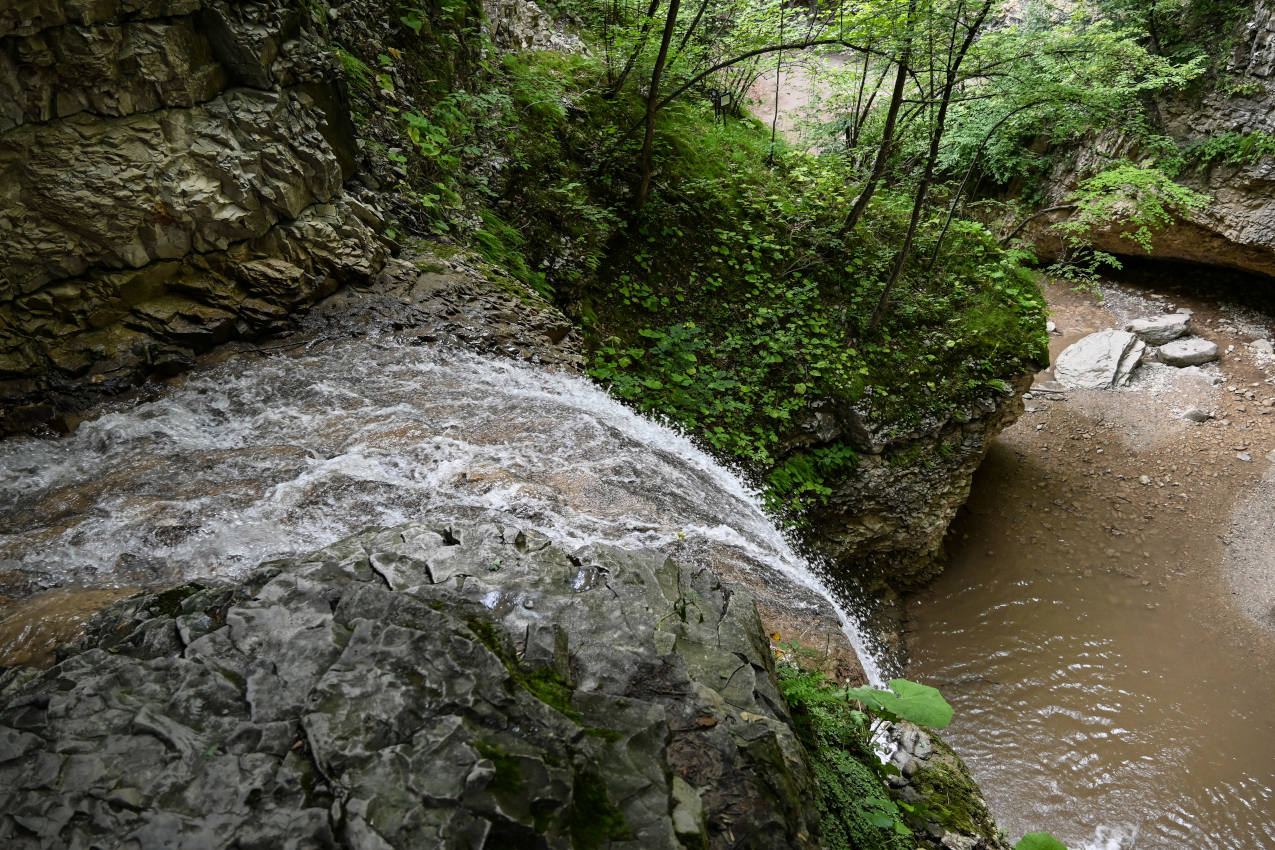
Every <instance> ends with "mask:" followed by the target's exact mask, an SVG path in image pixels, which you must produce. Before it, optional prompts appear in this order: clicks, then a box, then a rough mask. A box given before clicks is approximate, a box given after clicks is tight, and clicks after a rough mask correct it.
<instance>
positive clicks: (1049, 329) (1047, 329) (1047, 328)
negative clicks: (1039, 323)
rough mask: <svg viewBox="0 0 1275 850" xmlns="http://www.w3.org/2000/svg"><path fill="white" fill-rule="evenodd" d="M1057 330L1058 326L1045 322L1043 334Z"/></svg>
mask: <svg viewBox="0 0 1275 850" xmlns="http://www.w3.org/2000/svg"><path fill="white" fill-rule="evenodd" d="M1056 330H1058V325H1056V324H1054V323H1053V322H1045V333H1053V332H1054V331H1056Z"/></svg>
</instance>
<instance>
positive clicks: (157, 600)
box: [148, 584, 204, 617]
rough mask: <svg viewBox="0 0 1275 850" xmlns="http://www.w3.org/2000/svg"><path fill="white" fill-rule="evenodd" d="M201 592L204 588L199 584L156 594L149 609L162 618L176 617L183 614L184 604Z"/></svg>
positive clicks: (185, 585)
mask: <svg viewBox="0 0 1275 850" xmlns="http://www.w3.org/2000/svg"><path fill="white" fill-rule="evenodd" d="M201 590H204V588H203V587H201V586H200V585H198V584H183V585H181V586H180V587H174V588H172V589H170V590H165V591H164V592H163V593H157V594H155V596H154V598H153V599H152V601H151V603H150V605H149V606H148V607H149V608H150V610H151V611H154V612H155V614H156V615H158V616H160V617H176V616H177V615H178V614H179V613H180V612H181V609H182V603H183V602H185V601H186V600H187V599H189V598H190V597H192V596H194V595H195V594H196V593H199V592H200V591H201Z"/></svg>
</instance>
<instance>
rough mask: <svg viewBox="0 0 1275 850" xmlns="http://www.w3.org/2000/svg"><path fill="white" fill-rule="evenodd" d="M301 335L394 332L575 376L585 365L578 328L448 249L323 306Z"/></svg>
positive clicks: (396, 263)
mask: <svg viewBox="0 0 1275 850" xmlns="http://www.w3.org/2000/svg"><path fill="white" fill-rule="evenodd" d="M444 254H445V255H446V256H444ZM301 327H302V329H303V332H304V333H305V334H307V335H312V336H313V335H326V334H336V335H342V336H344V335H346V334H349V333H378V332H389V333H394V334H396V335H398V336H399V337H400V338H403V339H412V340H416V341H419V342H423V343H434V342H446V343H449V344H454V345H459V346H461V347H464V348H467V349H470V350H472V351H480V352H483V353H485V354H496V355H499V356H502V357H509V358H511V359H514V360H525V361H527V362H530V363H539V364H543V365H546V366H554V367H562V368H565V369H570V370H573V371H583V369H584V363H585V360H584V355H583V354H582V353H581V352H582V350H583V341H582V339H581V337H580V330H579V328H577V327H576V326H575V325H574V324H572V323H571V320H570V319H568V318H567V317H566V316H564V315H563V314H562V312H561V311H560V310H558V308H556V307H554V306H553V305H552V304H551V303H549V302H548V301H547V300H546V299H545V298H544V296H542V295H540V294H539V293H537V292H536V291H534V290H533V289H531V288H530V287H528V286H526V285H525V284H522V283H520V282H519V281H517V280H515V279H513V278H511V277H509V276H507V275H506V274H505V273H503V272H502V271H501V270H500V269H497V268H494V267H493V266H492V265H491V264H490V263H487V262H485V261H483V260H482V259H480V258H478V257H476V256H474V255H473V254H471V253H467V252H462V251H459V250H457V249H454V248H449V247H444V246H442V245H435V246H433V249H432V250H431V249H430V248H428V247H426V246H425V245H424V244H423V243H421V244H418V245H417V246H416V248H415V249H414V250H413V251H410V252H404V253H403V255H402V256H400V257H398V258H395V259H391V260H389V261H388V262H387V263H386V264H385V267H384V268H383V269H382V270H381V272H380V274H378V275H377V276H376V277H375V278H374V279H373V280H371V281H369V282H368V283H367V284H360V285H355V286H350V287H347V288H345V289H342V290H341V291H339V292H336V293H334V294H333V295H330V296H328V297H327V298H325V299H323V300H322V301H320V302H319V303H318V304H316V305H315V306H314V308H313V309H311V310H310V312H309V313H308V314H307V315H306V317H305V319H303V320H302V322H301Z"/></svg>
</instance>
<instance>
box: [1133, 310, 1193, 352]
mask: <svg viewBox="0 0 1275 850" xmlns="http://www.w3.org/2000/svg"><path fill="white" fill-rule="evenodd" d="M1124 329H1125V330H1126V331H1129V332H1130V333H1132V334H1133V335H1134V336H1136V337H1137V338H1138V339H1140V340H1142V341H1143V342H1145V343H1146V344H1147V345H1164V344H1165V343H1166V342H1169V341H1170V340H1174V339H1177V338H1178V337H1180V336H1182V335H1184V334H1186V333H1187V332H1188V331H1189V330H1190V329H1191V316H1190V314H1188V313H1166V314H1165V315H1163V316H1152V317H1150V318H1146V319H1134V320H1132V321H1130V322H1129V323H1127V324H1126V325H1125V326H1124Z"/></svg>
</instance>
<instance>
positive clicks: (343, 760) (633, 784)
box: [0, 523, 817, 848]
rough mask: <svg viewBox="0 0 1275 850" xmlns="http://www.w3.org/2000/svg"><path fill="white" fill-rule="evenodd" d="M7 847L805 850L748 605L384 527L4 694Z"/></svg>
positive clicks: (96, 648)
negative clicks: (730, 849) (711, 849)
mask: <svg viewBox="0 0 1275 850" xmlns="http://www.w3.org/2000/svg"><path fill="white" fill-rule="evenodd" d="M0 789H3V790H0V812H2V814H0V839H2V840H3V841H4V844H5V846H6V847H88V846H95V845H97V844H100V843H101V842H103V841H106V842H108V843H110V844H111V845H112V846H142V847H161V846H162V847H231V846H234V847H271V848H274V847H337V846H340V847H378V848H379V847H421V848H434V847H448V848H451V847H456V848H461V847H465V848H470V847H474V848H477V847H491V848H497V847H501V848H503V847H564V848H565V847H599V846H609V847H631V848H662V847H667V848H676V847H697V848H699V847H705V846H708V847H714V848H717V847H721V848H726V847H745V846H747V847H759V848H760V847H774V848H781V847H782V848H789V847H807V846H811V847H813V846H816V835H817V833H816V830H817V825H816V820H817V814H816V813H815V812H814V811H813V810H812V806H811V802H812V800H813V780H812V778H811V776H810V773H809V769H808V767H807V764H806V761H805V758H804V755H803V753H802V752H801V750H800V746H799V744H798V743H797V741H796V738H795V736H794V734H793V731H792V729H791V727H790V725H789V719H788V717H787V714H786V709H785V708H784V703H783V701H782V699H781V698H780V697H779V695H778V692H777V690H776V687H775V683H774V677H773V669H772V662H771V658H770V653H769V651H768V645H767V642H766V639H765V636H764V635H763V633H762V630H761V626H760V623H759V621H758V618H757V613H756V609H755V607H754V605H753V603H752V600H751V599H750V598H749V597H748V596H746V595H745V594H743V593H740V592H737V591H736V592H732V591H731V590H729V589H727V588H724V587H723V586H722V585H721V584H720V582H719V581H718V580H717V578H716V577H715V576H714V575H713V574H712V573H710V572H708V571H706V570H697V571H690V570H686V569H683V568H681V567H679V565H678V564H676V563H675V562H673V561H671V560H669V559H667V558H665V557H664V556H663V555H660V554H658V553H654V552H629V551H623V550H618V549H612V548H607V547H596V546H595V547H586V548H585V549H582V550H579V551H577V552H575V553H573V554H568V553H566V552H564V551H562V550H561V549H559V548H557V547H555V546H552V545H550V544H549V543H548V541H547V540H545V539H543V538H538V537H536V536H534V535H531V534H525V533H523V532H520V531H517V530H516V529H512V528H502V527H500V526H496V525H470V526H453V527H447V526H435V525H429V524H425V523H416V524H410V525H405V526H400V527H396V528H392V529H373V530H370V531H368V532H365V533H363V534H361V535H358V536H355V537H352V538H348V539H346V540H344V541H341V542H339V543H337V544H334V545H333V546H330V547H328V548H327V549H324V550H322V551H319V552H316V553H313V554H311V555H309V556H305V557H302V558H298V559H296V560H294V561H287V562H273V563H269V564H265V565H262V567H261V568H260V569H259V571H258V572H257V573H255V574H254V575H253V576H251V577H250V578H249V579H248V580H247V581H245V582H243V583H241V584H238V585H235V586H227V585H201V584H192V585H185V586H182V587H180V588H177V589H175V590H171V591H168V592H166V593H162V594H158V595H154V594H151V595H142V596H138V597H134V598H131V599H129V600H125V601H123V602H121V603H119V604H117V605H116V606H114V607H113V608H110V609H108V610H107V611H105V612H103V614H101V615H99V617H98V618H97V619H96V620H95V621H94V623H93V624H92V626H91V627H90V629H89V633H88V635H87V636H86V637H85V638H84V640H83V641H82V642H81V645H80V646H79V647H77V648H75V649H73V650H68V652H67V653H66V657H64V659H63V660H62V661H61V663H59V664H58V665H57V666H55V667H53V668H52V669H50V670H47V671H42V672H41V671H34V670H25V669H22V670H20V669H17V668H14V669H11V670H8V671H6V672H4V673H3V674H0Z"/></svg>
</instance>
